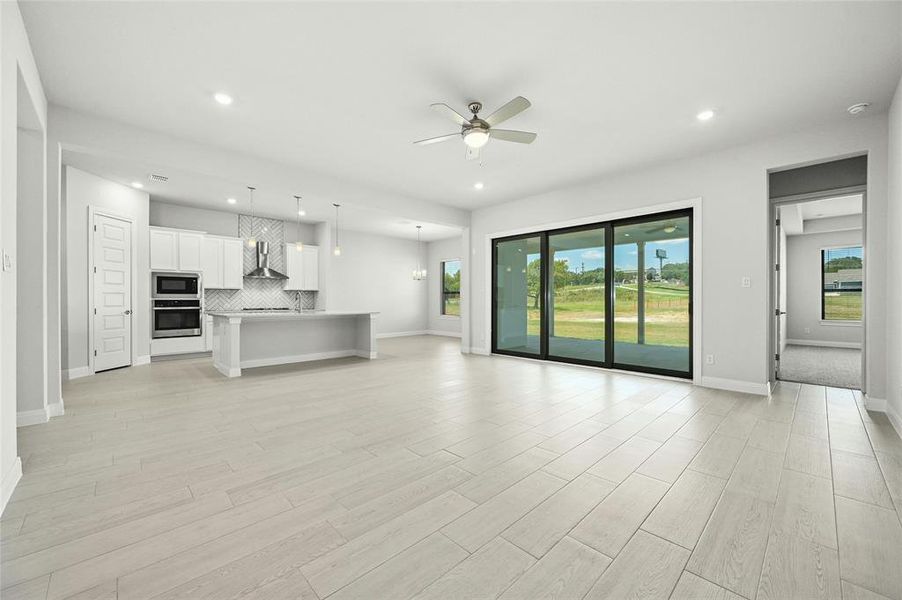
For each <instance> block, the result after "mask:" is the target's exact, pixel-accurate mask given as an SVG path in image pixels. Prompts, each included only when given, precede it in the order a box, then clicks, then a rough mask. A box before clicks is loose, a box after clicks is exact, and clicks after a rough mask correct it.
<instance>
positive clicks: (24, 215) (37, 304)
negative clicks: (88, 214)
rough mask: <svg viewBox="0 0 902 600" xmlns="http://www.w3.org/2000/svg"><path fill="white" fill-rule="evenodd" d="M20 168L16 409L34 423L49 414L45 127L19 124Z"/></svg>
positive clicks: (42, 419) (18, 181) (17, 217)
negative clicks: (42, 128)
mask: <svg viewBox="0 0 902 600" xmlns="http://www.w3.org/2000/svg"><path fill="white" fill-rule="evenodd" d="M17 168H18V179H17V187H18V206H17V214H16V219H17V229H18V239H17V252H16V254H17V256H18V265H17V305H16V328H17V329H16V360H17V363H16V364H17V373H16V396H17V401H16V410H17V412H18V413H20V414H21V413H30V414H31V416H32V419H31V420H28V419H19V420H21V421H23V422H24V424H29V425H30V424H34V421H37V422H44V421H46V419H47V415H46V412H45V408H46V402H47V389H46V386H47V377H46V373H45V370H46V368H47V357H46V354H45V348H46V342H47V335H46V334H47V331H46V329H47V323H46V311H47V306H46V300H47V299H46V294H45V289H44V288H45V282H46V279H47V270H46V264H45V259H44V249H45V243H44V181H45V179H46V178H45V176H44V135H43V132H40V131H33V130H29V129H19V131H18V165H17ZM32 411H33V412H32ZM23 416H25V415H23Z"/></svg>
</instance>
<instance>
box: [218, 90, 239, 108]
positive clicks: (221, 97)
mask: <svg viewBox="0 0 902 600" xmlns="http://www.w3.org/2000/svg"><path fill="white" fill-rule="evenodd" d="M213 99H214V100H216V101H217V102H219V103H220V104H222V105H223V106H228V105H229V104H231V103H232V102H233V101H234V100H233V99H232V97H231V96H229V95H228V94H226V93H225V92H216V93H215V94H213Z"/></svg>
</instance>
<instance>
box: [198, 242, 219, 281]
mask: <svg viewBox="0 0 902 600" xmlns="http://www.w3.org/2000/svg"><path fill="white" fill-rule="evenodd" d="M201 271H202V272H203V274H204V281H203V284H204V288H205V289H211V288H221V287H222V240H221V239H220V238H215V237H205V238H204V243H203V249H202V250H201Z"/></svg>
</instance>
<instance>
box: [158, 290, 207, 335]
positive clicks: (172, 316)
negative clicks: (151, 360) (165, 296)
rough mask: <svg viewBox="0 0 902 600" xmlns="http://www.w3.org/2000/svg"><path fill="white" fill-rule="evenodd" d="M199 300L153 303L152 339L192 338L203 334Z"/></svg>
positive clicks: (159, 301)
mask: <svg viewBox="0 0 902 600" xmlns="http://www.w3.org/2000/svg"><path fill="white" fill-rule="evenodd" d="M202 323H203V313H202V310H201V306H200V300H159V299H155V300H154V301H153V337H154V338H172V337H193V336H199V335H201V334H202V333H203V326H202Z"/></svg>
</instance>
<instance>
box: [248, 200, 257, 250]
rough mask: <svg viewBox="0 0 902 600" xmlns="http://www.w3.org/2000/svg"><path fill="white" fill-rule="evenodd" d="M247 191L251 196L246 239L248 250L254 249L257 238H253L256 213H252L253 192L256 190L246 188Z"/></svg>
mask: <svg viewBox="0 0 902 600" xmlns="http://www.w3.org/2000/svg"><path fill="white" fill-rule="evenodd" d="M247 189H248V193H249V194H250V195H251V234H250V237H248V238H247V245H248V247H249V248H254V247H256V246H257V238H255V237H254V225H255V222H256V220H257V213H256V212H255V211H254V190H255V189H257V188H255V187H251V186H247Z"/></svg>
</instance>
